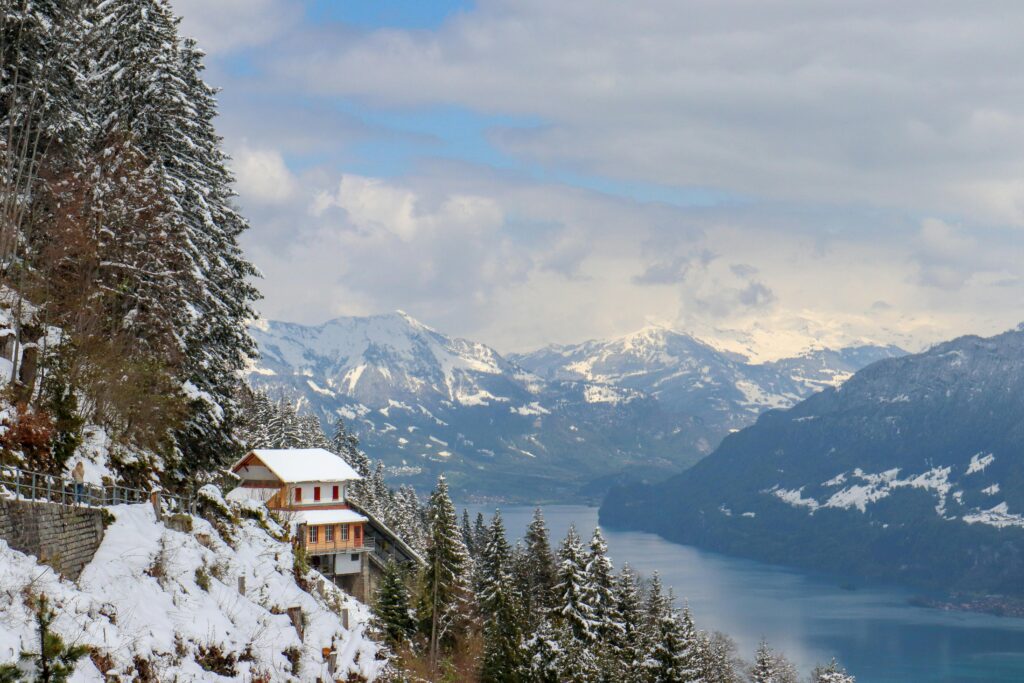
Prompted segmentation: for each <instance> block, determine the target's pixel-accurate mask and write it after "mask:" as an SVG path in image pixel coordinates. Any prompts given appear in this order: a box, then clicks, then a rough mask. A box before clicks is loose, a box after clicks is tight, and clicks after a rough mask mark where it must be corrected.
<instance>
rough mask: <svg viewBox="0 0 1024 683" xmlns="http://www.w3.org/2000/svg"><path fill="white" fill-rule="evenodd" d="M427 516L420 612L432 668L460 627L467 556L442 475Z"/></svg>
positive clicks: (464, 596) (464, 606) (464, 595)
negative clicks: (427, 530)
mask: <svg viewBox="0 0 1024 683" xmlns="http://www.w3.org/2000/svg"><path fill="white" fill-rule="evenodd" d="M427 519H428V525H429V536H428V538H427V551H426V555H427V556H426V566H425V567H424V569H423V578H422V580H421V581H420V587H421V592H420V597H419V613H420V623H421V624H422V629H423V631H424V633H425V634H426V635H427V637H428V640H429V648H430V649H429V657H430V663H431V667H432V668H435V669H436V666H437V663H438V661H439V656H440V654H441V653H442V651H443V650H445V649H448V648H449V647H451V645H452V644H454V642H455V641H456V639H457V638H458V636H459V634H460V632H461V630H462V626H463V624H464V622H465V613H466V609H467V606H466V602H467V594H468V588H467V586H466V578H465V569H466V566H467V565H468V563H469V556H468V553H467V552H466V546H465V545H464V544H463V543H462V535H461V534H460V532H459V522H458V517H457V515H456V513H455V506H454V505H453V504H452V500H451V498H450V497H449V495H448V482H447V481H446V480H445V478H444V475H441V476H440V477H438V480H437V487H436V488H435V489H434V491H433V493H431V495H430V502H429V504H428V507H427Z"/></svg>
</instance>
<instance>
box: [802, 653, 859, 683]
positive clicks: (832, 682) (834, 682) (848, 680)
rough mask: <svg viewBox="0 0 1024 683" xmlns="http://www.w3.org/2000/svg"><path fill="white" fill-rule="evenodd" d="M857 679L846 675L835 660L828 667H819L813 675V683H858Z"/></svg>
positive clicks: (844, 670)
mask: <svg viewBox="0 0 1024 683" xmlns="http://www.w3.org/2000/svg"><path fill="white" fill-rule="evenodd" d="M856 680H857V679H856V678H854V677H853V676H851V675H850V674H848V673H846V669H844V668H843V667H841V666H839V663H838V662H836V660H835V658H833V659H832V661H831V662H829V664H828V665H827V666H817V667H815V668H814V671H813V672H812V673H811V683H856Z"/></svg>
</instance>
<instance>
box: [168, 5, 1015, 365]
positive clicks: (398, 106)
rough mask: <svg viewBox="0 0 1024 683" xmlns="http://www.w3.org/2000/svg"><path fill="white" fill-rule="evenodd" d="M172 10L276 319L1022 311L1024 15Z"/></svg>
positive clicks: (501, 320)
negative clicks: (1022, 73)
mask: <svg viewBox="0 0 1024 683" xmlns="http://www.w3.org/2000/svg"><path fill="white" fill-rule="evenodd" d="M175 6H176V7H177V8H178V9H179V10H180V11H182V12H184V13H185V14H186V21H185V32H186V33H192V34H196V35H199V36H200V38H201V39H202V42H203V46H204V47H206V48H207V49H210V50H211V52H212V55H211V59H210V62H211V69H210V72H209V75H210V77H211V80H212V81H213V82H214V83H216V84H217V85H222V86H225V91H224V93H223V95H222V96H221V102H222V107H223V114H224V115H223V117H222V119H221V120H220V121H219V129H220V131H221V132H222V134H223V135H225V137H226V139H227V141H228V143H229V147H230V149H232V150H233V151H234V152H235V157H236V159H235V162H234V164H233V166H234V168H235V169H236V172H237V174H238V179H239V182H238V190H239V194H240V197H239V202H240V204H241V205H242V207H243V209H244V211H245V214H246V215H247V216H248V217H249V218H250V220H251V222H252V226H253V227H252V230H250V231H249V232H248V233H247V234H246V235H245V236H244V246H245V248H246V250H247V254H248V255H249V256H250V257H251V258H252V260H253V261H254V262H255V263H256V264H257V265H258V266H259V267H260V268H261V269H262V270H263V272H264V273H265V276H266V277H265V278H264V280H263V281H262V282H261V283H260V284H261V287H262V289H263V290H264V292H265V294H266V299H265V300H264V301H263V302H261V304H260V306H261V310H262V311H263V312H264V313H265V314H266V315H268V316H270V317H274V318H279V319H289V320H297V321H303V322H318V321H322V320H323V319H325V318H327V317H329V316H331V315H338V314H363V313H376V312H381V311H386V310H390V309H394V308H403V309H406V310H408V311H410V312H411V313H412V314H414V315H417V316H419V317H422V318H423V319H424V320H426V321H428V322H430V323H431V324H433V325H435V326H437V327H438V328H440V329H443V330H445V331H450V332H453V333H456V334H461V335H464V336H468V337H471V338H476V339H481V340H484V341H487V342H489V343H492V344H495V345H496V346H498V347H499V348H501V349H503V350H513V349H516V350H518V349H524V348H529V347H535V346H539V345H541V344H544V343H548V342H573V341H579V340H581V339H585V338H596V337H608V336H612V335H616V334H622V333H626V332H629V331H632V330H633V329H635V328H638V327H640V326H642V325H644V324H645V323H646V321H647V320H648V319H649V318H652V317H653V318H657V319H660V320H670V321H674V323H675V324H676V325H677V326H679V327H682V328H684V329H687V330H690V331H693V332H699V331H700V330H708V331H709V333H711V332H713V331H714V330H732V331H734V332H735V331H736V330H747V331H751V330H752V331H753V332H751V334H754V333H755V332H756V334H755V335H754V336H756V337H757V338H759V339H772V338H774V337H773V336H772V335H775V336H779V335H781V336H782V337H784V338H785V343H784V344H783V343H776V342H774V341H772V342H771V343H772V344H775V345H776V346H779V347H780V348H781V347H786V348H798V346H799V340H800V339H804V340H806V339H807V338H808V336H816V337H817V338H820V339H823V340H829V342H830V343H835V342H837V340H842V339H846V340H851V339H865V338H876V339H879V338H880V339H882V340H885V341H893V342H896V343H900V344H903V345H908V346H912V347H913V346H915V345H916V346H920V345H922V344H925V343H928V342H931V341H935V340H938V339H941V338H943V337H947V336H952V335H954V334H959V333H964V332H982V333H983V332H995V331H998V330H1000V329H1003V328H1005V327H1008V326H1010V325H1011V324H1013V323H1015V322H1016V321H1017V320H1018V319H1020V318H1024V303H1022V302H1024V296H1022V294H1024V240H1022V239H1021V236H1020V232H1019V230H1020V228H1021V226H1024V103H1022V102H1021V101H1019V98H1018V97H1017V95H1016V93H1017V91H1018V90H1019V88H1017V87H1016V86H1017V80H1018V79H1019V76H1018V74H1017V69H1016V68H1015V66H1014V65H1015V64H1017V63H1019V62H1020V61H1021V59H1022V58H1024V43H1021V42H1020V41H1019V39H1018V36H1017V35H1016V32H1015V26H1016V24H1017V23H1020V22H1019V21H1016V20H1019V19H1024V6H1020V5H1019V4H1016V3H1004V4H1002V5H1000V6H999V11H992V12H979V11H978V10H977V9H976V8H974V7H969V6H967V5H963V4H961V3H952V2H940V3H925V2H924V1H923V0H909V1H908V2H904V3H892V2H883V1H882V0H868V2H866V3H860V4H858V5H857V6H856V7H854V6H852V5H843V4H835V3H831V4H830V3H819V2H813V0H782V1H781V2H775V3H764V2H761V1H760V0H722V2H715V3H708V2H698V1H696V0H691V1H686V2H683V3H678V2H674V1H670V0H651V1H650V2H645V3H643V4H642V5H636V4H635V3H634V4H623V3H615V2H611V1H610V0H608V1H604V2H602V1H599V2H583V0H566V1H565V2H560V3H550V2H541V1H540V0H522V1H521V2H509V1H508V0H479V2H476V3H474V4H473V6H472V7H471V8H467V9H466V10H465V11H461V12H458V13H456V14H454V15H452V17H451V18H449V19H448V20H447V21H445V22H444V23H442V24H441V25H440V26H437V27H428V28H422V27H421V28H417V29H415V30H402V29H394V28H380V29H366V28H362V27H355V26H349V25H343V24H340V23H337V22H325V23H321V24H319V25H314V24H313V23H311V20H310V19H309V18H308V17H305V16H303V9H304V6H303V5H302V3H294V2H287V1H286V0H253V1H252V2H249V1H246V2H241V1H240V0H223V1H218V2H198V1H197V0H176V4H175ZM465 129H472V130H469V131H468V132H467V130H465ZM594 188H598V189H594ZM880 302H881V303H880ZM750 338H754V337H750Z"/></svg>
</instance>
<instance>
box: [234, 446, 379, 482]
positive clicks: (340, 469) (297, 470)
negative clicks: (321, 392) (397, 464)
mask: <svg viewBox="0 0 1024 683" xmlns="http://www.w3.org/2000/svg"><path fill="white" fill-rule="evenodd" d="M250 455H255V456H256V457H257V458H259V459H260V461H261V462H262V463H263V464H264V465H266V467H267V469H268V470H270V471H271V472H273V473H274V475H275V476H276V477H277V478H278V479H280V480H281V481H282V482H284V483H285V484H297V483H300V482H318V481H324V482H336V481H337V482H340V481H355V480H357V479H362V477H360V476H359V474H358V473H357V472H356V471H355V470H354V469H352V468H351V467H349V465H348V463H347V462H345V461H344V460H343V459H342V458H341V457H340V456H337V455H335V454H334V453H331V452H330V451H325V450H324V449H322V448H280V449H270V448H258V449H256V450H254V451H250V452H249V453H247V454H246V455H245V456H244V457H242V458H241V459H239V461H238V462H236V463H235V464H234V465H232V466H231V471H232V472H237V471H238V469H239V468H240V467H241V465H242V463H243V462H245V459H246V458H248V457H249V456H250Z"/></svg>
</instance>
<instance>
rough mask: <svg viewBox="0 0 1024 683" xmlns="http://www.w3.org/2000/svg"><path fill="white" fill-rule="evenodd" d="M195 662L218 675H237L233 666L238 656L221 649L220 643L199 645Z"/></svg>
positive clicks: (236, 662)
mask: <svg viewBox="0 0 1024 683" xmlns="http://www.w3.org/2000/svg"><path fill="white" fill-rule="evenodd" d="M196 662H197V663H198V664H199V666H201V667H203V668H204V669H206V670H207V671H209V672H211V673H215V674H217V675H218V676H227V677H231V676H237V675H238V670H237V669H236V668H235V665H236V664H238V658H237V657H235V655H233V654H232V653H230V652H225V651H224V650H222V649H221V647H220V645H218V644H216V643H211V644H210V645H200V646H199V652H198V655H197V656H196Z"/></svg>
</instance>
